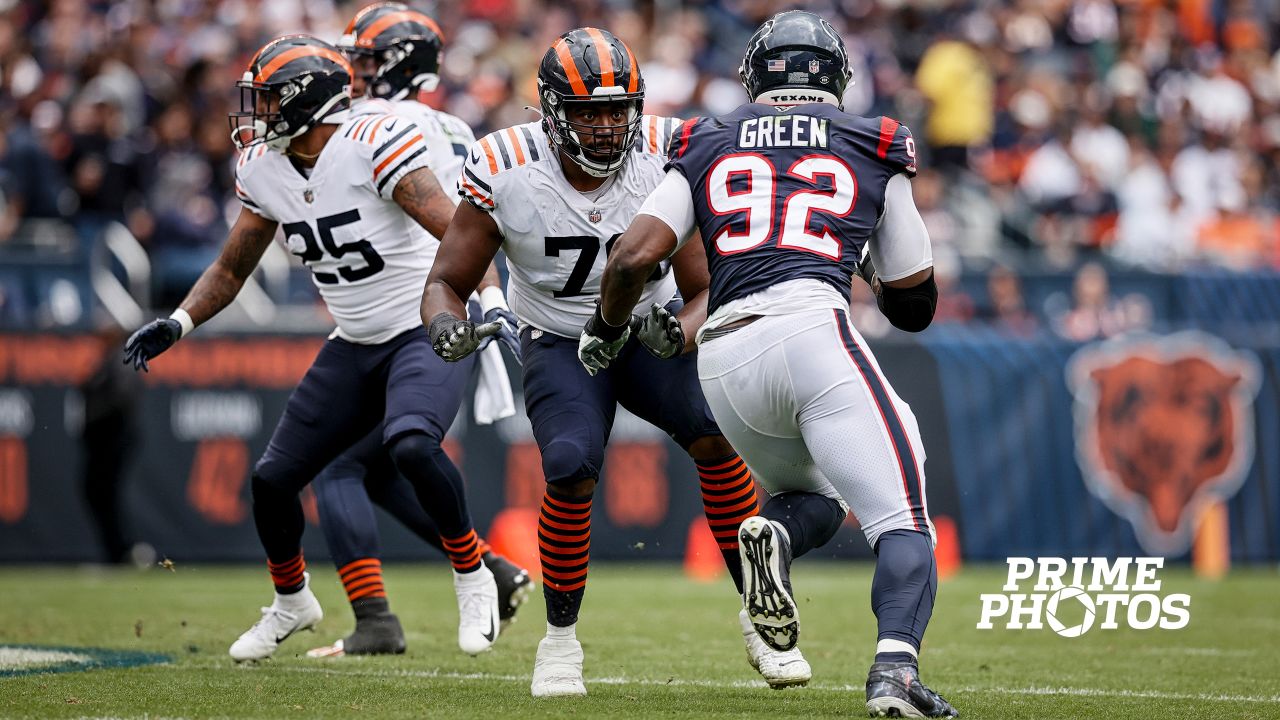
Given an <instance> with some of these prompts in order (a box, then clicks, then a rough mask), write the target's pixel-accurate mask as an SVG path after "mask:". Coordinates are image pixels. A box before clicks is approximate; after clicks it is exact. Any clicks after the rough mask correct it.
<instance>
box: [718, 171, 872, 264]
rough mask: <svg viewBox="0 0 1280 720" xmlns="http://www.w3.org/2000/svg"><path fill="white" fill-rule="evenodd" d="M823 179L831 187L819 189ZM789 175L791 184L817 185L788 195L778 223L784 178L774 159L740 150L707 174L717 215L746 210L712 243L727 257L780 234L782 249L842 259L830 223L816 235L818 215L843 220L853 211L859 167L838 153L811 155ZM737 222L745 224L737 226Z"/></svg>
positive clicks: (840, 249) (856, 197)
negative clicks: (778, 198)
mask: <svg viewBox="0 0 1280 720" xmlns="http://www.w3.org/2000/svg"><path fill="white" fill-rule="evenodd" d="M820 178H827V179H828V180H829V182H830V188H829V189H823V188H821V187H818V184H819V180H820ZM783 179H790V180H791V182H789V183H788V184H790V185H801V186H814V187H813V189H805V188H804V187H802V188H801V189H799V190H795V191H794V192H792V193H791V194H790V195H787V197H786V199H785V200H783V201H782V217H781V220H780V221H779V222H778V223H776V225H775V222H774V221H775V220H776V219H777V218H775V217H774V215H775V210H774V208H775V206H776V204H777V203H776V202H775V196H776V195H777V191H778V180H779V176H778V171H777V170H776V169H775V168H774V166H773V163H772V162H770V160H769V158H767V157H765V156H764V155H761V154H759V153H735V154H733V155H726V156H724V157H722V158H720V159H719V160H717V161H716V162H715V164H713V165H712V166H711V169H710V170H709V171H708V172H707V183H706V188H707V207H708V208H710V210H711V212H713V213H715V214H716V215H736V214H739V213H741V214H742V217H741V218H740V219H739V220H737V221H736V222H735V221H730V223H729V224H727V225H725V226H724V228H723V229H721V230H720V231H719V232H718V233H716V234H715V237H713V238H711V240H710V243H711V244H712V245H714V246H715V248H716V251H717V252H719V253H720V254H721V255H735V254H737V253H742V252H747V251H748V250H753V249H755V248H757V247H759V246H761V245H763V244H764V243H765V242H767V241H768V240H769V239H770V238H776V239H777V246H778V247H780V248H789V249H792V250H802V251H804V252H810V253H814V254H815V255H821V256H823V257H826V258H830V259H832V260H839V259H840V254H841V251H842V245H841V243H840V240H839V239H837V238H836V237H835V236H834V235H833V234H832V232H831V228H830V226H828V225H827V224H826V223H825V222H824V223H823V224H822V226H821V228H819V229H818V232H816V233H815V232H813V231H812V229H811V226H812V224H813V221H814V214H815V213H821V214H823V215H826V216H828V217H831V218H839V217H845V216H846V215H848V214H849V213H851V212H853V206H854V204H855V203H856V202H857V201H858V181H857V179H856V178H855V177H854V175H853V170H851V169H850V168H849V166H848V165H846V164H845V162H844V161H843V160H841V159H840V158H838V157H835V156H834V155H806V156H804V157H802V158H800V159H799V160H797V161H795V162H794V163H792V164H791V167H789V168H787V172H786V173H785V174H784V175H783ZM744 180H745V182H743V181H744ZM735 181H737V187H734V183H735ZM797 181H799V182H797ZM735 224H740V225H741V226H744V227H743V228H742V229H740V230H735V229H734V225H735Z"/></svg>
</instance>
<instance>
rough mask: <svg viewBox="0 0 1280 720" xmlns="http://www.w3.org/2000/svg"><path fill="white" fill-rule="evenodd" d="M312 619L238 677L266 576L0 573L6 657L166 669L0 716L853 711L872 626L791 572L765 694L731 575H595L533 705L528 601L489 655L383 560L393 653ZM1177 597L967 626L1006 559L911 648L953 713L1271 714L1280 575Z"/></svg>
mask: <svg viewBox="0 0 1280 720" xmlns="http://www.w3.org/2000/svg"><path fill="white" fill-rule="evenodd" d="M313 573H314V575H315V579H314V586H315V589H316V594H317V595H318V596H319V597H320V600H321V602H322V603H323V604H324V606H325V608H326V610H327V613H328V614H327V616H326V617H325V620H324V622H323V623H322V624H321V626H320V631H319V633H318V634H311V633H304V634H302V635H301V636H298V637H295V638H293V639H291V640H289V641H288V642H286V643H285V644H284V646H283V647H282V648H281V650H280V651H279V653H278V654H277V657H276V658H275V659H273V660H271V661H268V662H265V663H262V664H259V665H256V666H237V665H236V664H235V663H233V662H232V661H231V660H230V659H229V658H228V657H227V655H226V648H227V646H228V645H229V644H230V642H231V641H232V640H233V639H235V637H236V635H237V634H238V633H239V632H240V631H242V630H244V629H245V628H247V627H248V626H249V625H250V624H251V623H252V622H253V621H254V620H255V619H256V617H257V613H258V607H259V606H260V605H262V604H265V603H266V602H268V601H269V600H270V588H269V586H268V585H267V580H266V573H265V570H262V569H259V568H247V567H246V568H239V567H237V568H220V567H204V566H187V567H182V566H179V567H177V568H176V572H166V571H163V570H156V571H151V572H145V573H139V572H135V571H103V570H85V569H63V568H57V569H52V568H51V569H41V568H5V569H0V644H33V645H49V646H79V647H83V646H91V647H101V648H112V649H127V650H141V651H148V652H153V653H164V654H166V655H168V656H169V657H170V658H171V659H172V661H171V662H170V663H168V664H160V665H150V666H145V667H132V668H111V669H97V670H92V671H88V672H67V673H58V674H37V675H25V676H19V677H7V678H4V677H0V716H2V717H108V716H109V717H262V718H280V717H299V718H302V717H306V718H311V717H340V718H350V717H352V716H353V715H357V714H359V715H364V716H368V717H424V716H434V717H474V718H508V717H510V718H516V717H519V718H542V717H557V718H558V717H575V718H596V717H620V716H628V717H681V718H683V717H688V718H761V719H764V718H771V717H775V716H802V717H806V718H819V717H850V716H855V717H856V716H862V715H864V714H865V713H864V711H863V690H862V684H863V682H864V681H865V677H866V670H867V667H868V665H869V663H870V661H871V650H872V647H873V645H874V640H875V624H874V619H873V618H872V616H871V612H870V610H869V605H868V596H869V587H870V581H871V574H870V573H871V568H870V566H869V565H834V564H822V563H808V564H806V563H800V564H799V565H798V566H797V568H796V573H795V583H796V588H797V594H798V595H799V599H800V602H801V612H802V620H803V630H802V640H801V647H802V648H803V649H804V651H805V654H806V656H807V657H808V658H809V661H810V662H811V664H812V665H813V670H814V681H813V682H812V683H811V684H810V686H809V687H808V688H804V689H793V690H785V691H771V690H769V689H767V688H766V687H765V686H764V684H763V682H761V681H760V680H759V679H758V676H756V674H755V672H754V671H752V670H751V668H750V667H749V666H748V665H747V663H746V659H745V654H744V652H743V647H742V642H741V639H740V637H739V635H738V632H737V623H736V617H735V616H736V606H735V598H734V597H733V595H732V593H731V591H730V589H729V586H728V581H727V580H725V581H724V582H723V583H721V584H711V585H707V584H697V583H692V582H689V581H686V580H685V579H684V578H683V577H682V576H681V574H680V572H679V570H678V568H676V567H674V566H666V565H644V566H631V565H606V564H600V565H599V566H594V567H593V568H592V572H591V585H590V587H589V589H588V592H587V598H586V604H585V610H584V614H583V618H582V621H581V622H580V624H579V638H580V639H581V640H582V642H583V646H584V648H585V650H586V656H587V664H586V676H587V685H588V689H589V692H590V695H589V696H588V697H587V698H575V699H571V700H543V701H535V700H533V699H532V698H530V697H529V687H528V686H529V673H530V670H531V667H532V664H533V655H534V650H535V648H536V646H537V642H538V639H539V638H540V637H541V635H542V630H543V624H542V621H541V618H542V600H541V595H540V594H538V595H537V596H536V597H535V598H534V600H533V601H532V602H531V603H530V604H529V605H527V606H525V608H524V610H523V617H522V618H521V620H520V621H519V622H517V623H516V624H515V625H513V626H512V627H511V628H510V629H509V631H508V632H504V633H503V634H502V637H501V638H500V639H499V641H498V645H497V647H496V648H495V650H494V651H493V652H491V653H487V654H485V655H483V656H481V657H477V658H471V657H467V656H465V655H463V654H461V653H460V652H459V651H458V649H457V646H456V644H455V641H456V625H455V623H456V617H457V611H456V609H455V607H454V600H453V594H452V587H451V584H450V582H449V577H448V571H447V569H446V568H445V567H444V566H440V565H431V566H399V565H392V566H390V567H388V569H387V573H386V575H387V585H388V588H389V590H390V592H391V593H392V603H393V609H395V610H396V611H397V612H398V613H399V614H400V617H401V619H402V620H403V622H404V625H405V629H406V632H407V633H408V636H409V651H408V653H407V654H406V655H403V656H399V657H391V658H385V657H383V658H344V659H336V660H334V659H330V660H313V659H309V658H307V657H305V655H303V653H304V652H305V651H306V650H307V649H308V648H310V647H313V646H315V645H318V644H321V642H322V641H326V642H327V641H330V640H332V639H334V638H336V637H339V636H340V635H342V634H345V633H346V632H347V631H348V630H349V628H350V626H351V622H352V621H351V618H350V611H349V609H348V608H347V605H346V602H345V599H344V597H343V595H342V591H341V586H340V585H339V584H338V582H337V580H336V577H335V575H334V573H333V572H332V571H331V570H330V569H329V568H327V567H324V566H319V565H317V566H315V567H314V568H313ZM1162 578H1163V579H1164V580H1165V589H1164V591H1165V592H1187V593H1190V594H1191V598H1192V603H1191V623H1190V625H1189V626H1188V627H1187V628H1185V629H1183V630H1179V631H1157V630H1152V631H1145V632H1136V631H1130V630H1115V631H1105V632H1103V631H1099V630H1097V629H1095V630H1092V631H1090V632H1089V633H1087V634H1086V635H1085V636H1083V637H1080V638H1075V639H1065V638H1060V637H1058V636H1056V635H1054V634H1053V633H1051V632H1049V631H1048V630H1041V631H1023V632H1018V631H1010V630H999V629H997V630H993V631H979V630H976V629H975V628H974V625H975V623H976V622H977V617H978V610H979V601H978V596H979V594H980V593H983V592H998V591H999V587H1000V585H1001V584H1002V582H1003V580H1004V570H1003V568H1002V567H999V568H988V569H966V570H965V571H964V572H963V573H962V574H961V575H959V576H958V577H956V578H954V579H952V580H949V581H947V582H945V583H944V584H943V585H942V589H941V590H940V592H939V597H938V601H939V604H938V608H937V611H936V612H935V614H934V619H933V623H932V625H931V626H930V628H929V634H928V637H927V639H926V649H925V654H924V661H923V664H922V671H923V676H924V679H925V681H926V682H928V683H929V684H930V685H931V686H933V687H934V689H936V690H938V691H940V692H941V693H942V694H943V695H945V696H946V697H947V698H948V699H949V700H950V701H951V702H952V703H953V704H954V705H955V706H956V707H957V708H958V709H959V710H960V712H961V716H962V717H967V718H985V717H1037V718H1100V717H1111V718H1144V719H1145V718H1197V719H1203V718H1280V575H1278V574H1277V573H1276V571H1275V570H1274V569H1257V570H1245V571H1238V572H1235V573H1233V574H1232V575H1231V576H1230V578H1229V579H1228V580H1226V581H1223V582H1218V583H1211V582H1202V581H1199V580H1196V579H1195V578H1193V577H1191V576H1190V575H1189V574H1187V573H1185V572H1179V571H1176V570H1168V571H1165V572H1163V573H1162Z"/></svg>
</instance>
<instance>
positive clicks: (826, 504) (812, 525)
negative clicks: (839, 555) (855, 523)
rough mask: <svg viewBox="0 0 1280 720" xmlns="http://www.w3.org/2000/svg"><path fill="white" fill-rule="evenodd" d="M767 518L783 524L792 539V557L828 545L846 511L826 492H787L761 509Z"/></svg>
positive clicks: (773, 498)
mask: <svg viewBox="0 0 1280 720" xmlns="http://www.w3.org/2000/svg"><path fill="white" fill-rule="evenodd" d="M760 514H761V515H763V516H764V517H766V518H768V519H770V520H773V521H776V522H779V523H782V526H783V527H785V528H786V529H787V536H788V539H789V540H790V541H791V557H793V558H798V557H800V556H801V555H804V554H805V553H807V552H809V551H810V550H813V549H814V548H820V547H822V546H823V545H826V544H827V541H828V540H830V539H831V537H832V536H833V535H835V534H836V531H837V530H839V529H840V523H842V522H844V517H845V511H844V508H842V507H840V503H838V502H836V501H835V500H832V499H831V498H829V497H827V496H825V495H819V494H817V493H811V492H801V491H794V492H784V493H778V494H777V495H774V496H772V497H770V498H769V501H768V502H766V503H765V504H764V509H763V510H762V511H761V512H760Z"/></svg>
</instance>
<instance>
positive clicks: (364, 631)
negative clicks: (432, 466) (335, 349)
mask: <svg viewBox="0 0 1280 720" xmlns="http://www.w3.org/2000/svg"><path fill="white" fill-rule="evenodd" d="M443 41H444V40H443V35H442V33H441V32H440V28H439V26H437V25H436V23H435V21H434V20H432V19H431V18H430V17H428V16H426V15H424V14H422V13H419V12H417V11H414V10H410V9H409V8H408V7H406V6H405V5H403V4H401V3H396V2H384V3H378V4H375V5H369V6H367V7H365V8H363V9H361V10H360V12H358V13H356V16H355V17H354V18H352V20H351V22H350V24H348V25H347V29H346V32H345V33H344V34H343V36H342V38H341V39H340V40H339V41H338V47H339V48H341V49H342V50H343V51H344V52H345V53H346V54H347V58H348V59H349V60H350V61H351V67H352V70H353V71H354V74H353V75H352V78H351V81H352V82H351V94H352V97H353V98H354V99H353V100H352V103H351V112H352V113H353V114H356V115H371V114H386V113H392V112H394V113H395V114H396V115H399V116H401V117H405V118H408V119H410V120H412V121H413V123H414V124H415V125H416V126H417V127H418V129H419V130H420V131H421V132H422V137H423V141H424V142H425V144H426V148H427V153H426V155H427V158H428V160H427V166H428V167H429V168H430V169H431V172H432V173H434V174H435V176H436V177H437V178H445V179H446V180H447V181H452V182H453V183H454V185H455V189H456V183H457V180H456V178H457V177H458V174H459V171H460V170H461V168H462V158H463V157H465V156H466V153H467V148H468V147H469V146H470V145H471V143H473V142H475V136H474V135H472V133H471V129H470V128H468V127H467V125H466V123H464V122H462V121H461V120H459V119H458V118H456V117H454V116H452V115H449V114H447V113H443V112H439V111H437V110H434V109H432V108H431V107H429V106H427V105H425V104H423V103H420V102H417V100H416V98H417V96H418V91H419V90H427V91H430V90H432V89H434V88H435V86H436V83H437V82H438V81H439V75H438V74H437V73H438V71H439V68H440V54H441V46H442V45H443ZM449 196H450V199H452V200H453V201H454V203H455V204H456V203H457V202H458V200H459V198H458V196H457V194H456V193H450V194H449ZM479 302H480V303H481V304H484V305H485V308H484V319H485V321H489V322H493V321H504V322H505V323H506V327H504V328H503V329H502V331H501V332H500V333H499V337H501V338H502V339H503V341H504V342H505V343H509V347H510V349H511V350H512V352H513V353H514V354H515V357H516V358H517V359H518V358H519V351H520V348H519V344H518V341H517V340H516V337H515V329H516V323H515V316H513V315H512V314H511V311H510V310H508V309H507V306H506V301H505V300H504V298H503V296H502V291H501V289H500V288H498V287H496V286H490V287H487V288H485V290H484V293H483V294H482V296H481V297H480V298H479ZM491 352H495V353H496V352H498V350H497V348H496V347H495V348H494V349H493V350H492V351H491ZM499 372H501V373H504V376H503V378H502V380H503V381H504V382H505V372H506V369H505V367H501V368H499ZM507 397H508V398H509V397H510V392H509V391H508V392H507ZM312 490H313V491H314V492H315V497H316V506H317V508H318V510H319V513H320V527H321V529H322V530H323V531H324V537H325V541H326V543H327V544H328V546H329V554H330V556H332V557H333V560H334V564H335V565H336V566H337V568H338V576H339V577H340V578H341V580H342V584H343V587H344V588H345V589H346V591H347V599H348V601H349V602H350V603H351V609H352V612H353V613H354V615H355V618H356V627H355V630H354V631H353V632H352V633H351V634H350V635H348V636H347V637H345V638H343V639H341V640H338V641H337V642H336V643H334V644H332V645H330V646H327V647H321V648H316V649H314V650H311V651H310V652H309V653H308V655H311V656H312V657H336V656H341V655H376V654H384V653H402V652H404V649H405V638H404V630H403V628H401V626H400V620H399V619H398V618H397V617H396V615H395V614H394V613H392V612H391V607H390V602H389V600H388V599H387V590H386V587H385V585H384V584H383V581H382V562H381V559H380V557H379V555H380V552H379V541H378V526H377V521H376V519H375V517H374V514H373V504H374V503H377V504H378V505H379V506H380V507H382V508H383V509H384V510H386V511H387V512H389V513H391V515H393V516H394V517H395V518H396V519H397V520H399V521H400V522H401V523H403V524H404V525H405V527H407V528H409V529H410V530H411V531H413V532H414V534H416V535H417V536H418V537H420V538H422V539H423V540H425V541H426V542H427V543H428V544H429V545H431V546H432V547H435V548H437V549H438V550H440V551H441V552H445V547H444V545H443V544H442V543H441V541H440V532H439V530H438V529H437V528H436V525H435V523H434V522H433V521H432V520H431V516H430V515H428V514H427V513H426V512H425V511H423V509H422V506H421V505H420V504H419V503H418V502H417V500H416V498H415V497H414V494H413V486H412V485H411V484H410V483H409V481H408V480H406V479H405V478H404V477H402V476H401V475H400V474H399V473H398V472H397V471H396V467H395V463H393V462H392V460H391V458H390V457H389V456H388V455H387V452H386V450H385V449H384V448H383V446H382V429H381V428H380V427H379V428H378V429H375V430H374V431H373V432H371V433H369V434H368V435H367V436H365V438H364V439H363V440H361V441H360V442H359V443H357V444H356V445H355V446H354V447H352V448H351V449H350V450H348V451H347V452H345V453H343V454H342V456H341V457H339V458H338V459H337V460H335V461H334V462H333V463H331V464H330V465H329V466H328V467H326V468H325V469H324V471H323V472H321V473H320V475H319V476H318V477H317V478H316V479H315V482H314V484H312ZM371 501H372V502H371ZM476 540H477V543H478V544H479V551H480V559H481V561H482V562H483V563H484V564H485V566H486V567H488V568H489V569H490V570H491V571H492V572H493V576H494V579H495V581H496V582H497V585H498V613H499V617H500V618H501V620H502V623H503V624H504V626H505V624H506V623H509V622H511V621H513V620H514V619H515V613H516V610H517V609H518V608H519V606H520V605H521V604H522V603H523V602H524V601H525V600H526V599H527V598H528V597H529V594H530V592H531V590H532V587H533V583H532V581H531V580H530V579H529V573H528V571H526V570H525V569H524V568H521V567H518V566H516V565H515V564H513V563H512V562H510V561H509V560H507V559H506V558H505V557H503V556H501V555H499V554H497V553H495V552H493V550H492V548H490V547H489V544H488V543H486V542H485V540H484V538H482V537H477V538H476Z"/></svg>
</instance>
